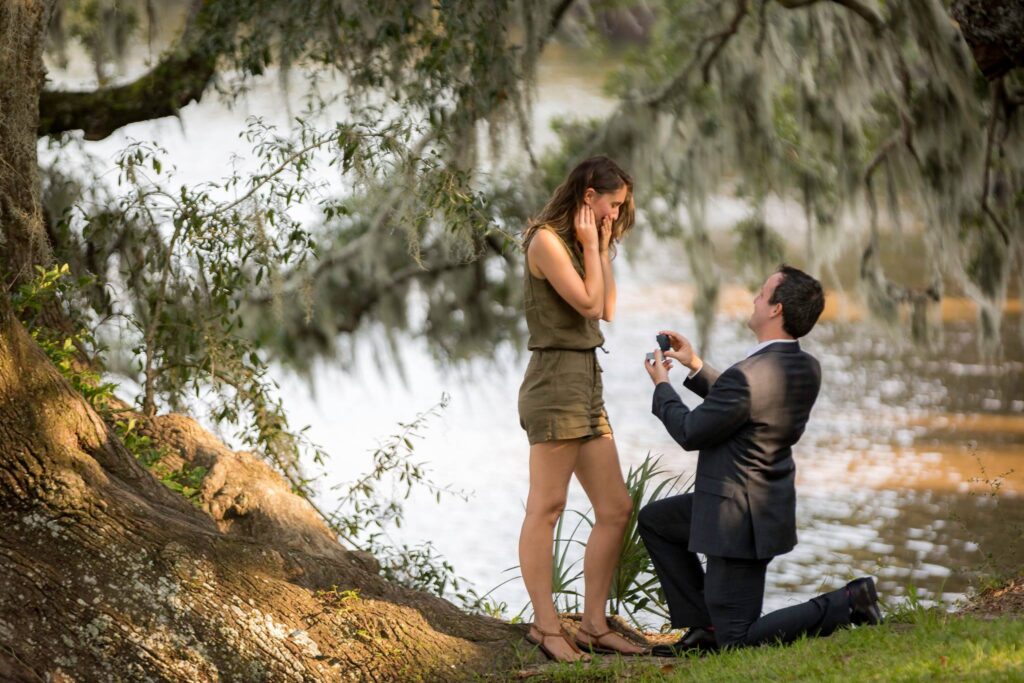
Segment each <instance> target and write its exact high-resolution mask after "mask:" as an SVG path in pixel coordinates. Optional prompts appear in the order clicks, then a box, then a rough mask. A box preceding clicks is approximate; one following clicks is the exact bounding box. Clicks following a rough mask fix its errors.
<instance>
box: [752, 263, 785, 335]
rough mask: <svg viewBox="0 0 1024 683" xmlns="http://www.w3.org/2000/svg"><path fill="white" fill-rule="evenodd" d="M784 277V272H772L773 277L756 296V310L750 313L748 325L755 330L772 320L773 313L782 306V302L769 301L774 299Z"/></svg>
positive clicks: (765, 282) (766, 281)
mask: <svg viewBox="0 0 1024 683" xmlns="http://www.w3.org/2000/svg"><path fill="white" fill-rule="evenodd" d="M783 277H784V276H783V274H782V273H772V275H771V277H769V278H768V279H767V280H765V281H764V284H763V285H761V289H760V290H759V291H758V292H757V296H755V297H754V311H753V312H752V313H751V314H750V320H748V321H747V327H749V328H750V329H752V330H753V331H754V332H757V331H758V330H759V329H761V328H763V327H764V325H765V323H767V322H768V321H769V320H771V317H772V313H774V312H776V309H781V308H782V304H770V303H768V302H769V301H771V300H772V296H773V295H774V294H775V288H776V287H777V286H778V284H779V283H780V282H782V278H783Z"/></svg>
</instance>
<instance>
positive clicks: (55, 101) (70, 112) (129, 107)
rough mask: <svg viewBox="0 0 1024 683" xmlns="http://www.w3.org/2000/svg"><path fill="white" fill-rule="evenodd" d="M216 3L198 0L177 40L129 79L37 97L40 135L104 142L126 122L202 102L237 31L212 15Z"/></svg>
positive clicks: (172, 112)
mask: <svg viewBox="0 0 1024 683" xmlns="http://www.w3.org/2000/svg"><path fill="white" fill-rule="evenodd" d="M215 5H216V2H204V1H203V0H194V1H193V4H192V8H191V10H190V13H189V17H188V19H187V21H186V25H185V30H184V32H183V33H182V36H181V38H180V39H179V40H178V42H177V44H176V45H175V46H174V47H172V48H171V49H170V50H168V52H166V53H165V54H164V56H163V57H162V59H161V60H160V62H159V63H158V64H157V65H156V66H155V67H153V69H151V70H150V71H149V72H148V73H146V74H145V75H143V76H140V77H139V78H137V79H135V80H134V81H132V82H131V83H126V84H124V85H119V86H114V87H109V88H98V89H96V90H90V91H81V92H80V91H66V90H44V91H43V92H42V93H41V94H40V97H39V128H38V129H37V134H38V135H39V137H44V136H47V135H57V134H59V133H63V132H65V131H69V130H82V131H84V132H85V139H86V140H102V139H103V138H105V137H107V136H108V135H110V134H111V133H113V132H114V131H115V130H117V129H118V128H121V127H122V126H126V125H128V124H130V123H136V122H138V121H148V120H150V119H156V118H161V117H164V116H174V115H175V114H177V113H178V111H179V110H180V109H181V108H182V107H184V106H185V105H187V104H189V103H190V102H193V101H196V102H198V101H199V99H200V98H201V97H202V95H203V92H204V91H205V90H206V88H207V86H209V84H210V82H211V81H212V80H213V77H214V75H215V73H216V70H217V59H218V57H219V56H220V54H221V53H222V52H223V51H224V50H225V49H226V47H227V44H228V41H229V39H230V36H231V34H232V33H233V29H234V20H233V19H231V18H224V17H218V20H217V21H215V20H214V19H211V18H209V17H210V15H211V13H213V10H212V9H210V8H212V7H213V6H215ZM221 14H224V13H223V12H222V13H221Z"/></svg>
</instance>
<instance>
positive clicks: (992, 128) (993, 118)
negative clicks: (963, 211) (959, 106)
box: [981, 78, 1010, 246]
mask: <svg viewBox="0 0 1024 683" xmlns="http://www.w3.org/2000/svg"><path fill="white" fill-rule="evenodd" d="M1002 84H1003V80H1002V79H1001V78H1000V79H999V80H997V81H995V82H994V83H993V84H992V86H991V88H990V90H991V92H992V112H991V114H990V116H989V120H988V132H987V134H986V136H985V172H984V174H983V179H982V185H981V210H982V211H984V212H985V215H986V216H988V217H989V219H991V221H992V223H993V224H994V225H995V226H996V229H997V230H999V234H1000V235H1001V236H1002V238H1003V243H1004V244H1006V245H1007V246H1009V244H1010V233H1009V231H1007V229H1006V226H1005V225H1003V222H1002V221H1001V220H1000V219H999V216H998V215H997V214H996V212H995V211H993V210H992V207H991V206H990V205H989V203H988V194H989V178H990V176H991V173H992V148H993V147H994V146H995V144H994V143H995V137H996V124H997V123H998V120H999V105H1000V102H1001V100H1002V93H1003V87H1002Z"/></svg>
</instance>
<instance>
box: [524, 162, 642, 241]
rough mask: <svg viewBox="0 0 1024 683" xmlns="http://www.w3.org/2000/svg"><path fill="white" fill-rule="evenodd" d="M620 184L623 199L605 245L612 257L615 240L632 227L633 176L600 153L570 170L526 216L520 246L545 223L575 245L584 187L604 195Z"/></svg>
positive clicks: (618, 239)
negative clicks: (540, 206) (538, 208)
mask: <svg viewBox="0 0 1024 683" xmlns="http://www.w3.org/2000/svg"><path fill="white" fill-rule="evenodd" d="M623 185H625V186H626V188H627V189H626V200H625V201H624V202H623V203H622V206H621V207H619V217H618V218H617V219H616V220H615V222H614V223H612V240H611V243H610V245H609V249H610V250H611V253H612V255H613V256H614V254H615V243H616V242H619V241H621V240H622V238H623V237H624V236H625V234H626V233H627V232H629V230H630V229H631V228H632V227H633V219H634V208H633V179H632V178H630V177H629V174H628V173H626V172H625V171H623V170H622V169H621V168H619V165H618V164H616V163H615V162H614V161H612V160H611V159H609V158H608V157H606V156H603V155H602V156H596V157H590V158H589V159H587V160H585V161H582V162H580V163H579V165H578V166H576V168H574V169H572V172H571V173H569V177H568V178H566V179H565V180H564V181H563V182H562V184H561V185H559V186H558V188H557V189H556V190H555V193H554V194H553V195H552V196H551V199H549V200H548V203H547V204H545V205H544V208H543V209H541V211H540V213H539V214H537V215H536V216H534V217H533V218H531V219H530V222H529V223H528V224H527V226H526V230H524V231H523V249H524V250H525V249H528V248H529V247H530V241H531V240H532V239H533V236H534V235H536V234H537V231H538V230H540V229H541V228H542V227H544V226H545V225H550V226H551V227H552V228H554V229H555V231H556V232H558V234H559V236H561V238H562V239H563V240H564V241H565V243H566V244H570V245H571V244H575V242H576V229H575V227H574V225H573V221H574V220H575V218H576V211H577V210H578V209H579V208H580V206H582V204H583V195H584V193H585V192H586V191H587V188H588V187H592V188H594V190H595V191H596V192H598V193H600V194H607V193H609V192H616V191H618V190H619V189H620V188H621V187H622V186H623ZM598 227H600V226H598Z"/></svg>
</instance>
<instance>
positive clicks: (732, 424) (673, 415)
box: [651, 368, 750, 451]
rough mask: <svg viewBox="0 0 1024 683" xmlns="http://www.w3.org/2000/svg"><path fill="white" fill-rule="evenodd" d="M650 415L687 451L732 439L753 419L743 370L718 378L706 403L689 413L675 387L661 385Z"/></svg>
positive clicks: (657, 389) (736, 370) (726, 373)
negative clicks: (740, 428)
mask: <svg viewBox="0 0 1024 683" xmlns="http://www.w3.org/2000/svg"><path fill="white" fill-rule="evenodd" d="M694 379H696V378H694ZM651 412H653V413H654V414H655V416H657V418H658V419H659V420H661V422H662V424H664V425H665V429H667V430H668V433H669V435H670V436H671V437H672V438H673V439H675V441H676V443H678V444H679V445H680V446H682V447H683V448H684V449H686V450H688V451H698V450H701V449H704V448H710V447H712V446H717V445H718V444H720V443H723V442H725V441H728V440H729V439H731V438H732V437H733V435H734V434H735V432H736V430H737V429H738V428H739V427H740V426H741V425H742V424H743V423H745V422H746V421H747V420H748V419H749V418H750V387H749V385H748V384H747V380H746V377H745V376H744V375H743V373H742V372H741V371H740V370H738V369H736V368H730V369H728V370H726V371H725V372H723V373H722V374H721V375H720V376H719V377H718V380H717V381H716V382H715V383H714V385H713V386H712V387H711V389H710V390H709V391H708V394H707V397H706V398H705V399H704V403H702V404H701V405H699V406H697V407H696V408H694V409H693V410H690V409H689V408H687V407H686V405H685V404H684V403H683V401H682V399H680V398H679V394H677V393H676V390H675V389H673V388H672V385H670V384H669V383H668V382H662V383H661V384H659V385H658V386H656V387H655V388H654V403H653V406H652V409H651Z"/></svg>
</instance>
